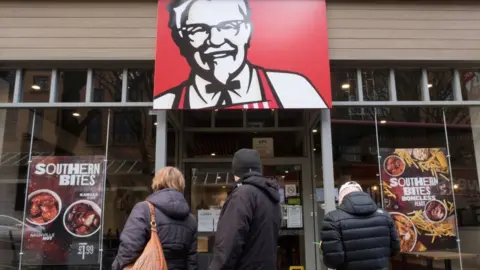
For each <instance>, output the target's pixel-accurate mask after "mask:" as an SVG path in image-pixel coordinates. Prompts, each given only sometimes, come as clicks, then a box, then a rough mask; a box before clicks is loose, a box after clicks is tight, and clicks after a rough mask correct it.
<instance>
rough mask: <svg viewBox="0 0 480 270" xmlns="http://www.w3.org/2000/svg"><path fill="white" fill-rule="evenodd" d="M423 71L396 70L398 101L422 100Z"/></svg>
mask: <svg viewBox="0 0 480 270" xmlns="http://www.w3.org/2000/svg"><path fill="white" fill-rule="evenodd" d="M421 80H422V71H421V70H420V69H418V70H405V69H397V70H395V86H396V88H397V99H398V100H400V101H408V100H420V97H421V93H422V91H421V89H422V88H421Z"/></svg>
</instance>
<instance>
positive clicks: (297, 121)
mask: <svg viewBox="0 0 480 270" xmlns="http://www.w3.org/2000/svg"><path fill="white" fill-rule="evenodd" d="M277 113H278V126H279V127H301V126H303V125H304V119H303V113H304V110H295V109H288V110H277Z"/></svg>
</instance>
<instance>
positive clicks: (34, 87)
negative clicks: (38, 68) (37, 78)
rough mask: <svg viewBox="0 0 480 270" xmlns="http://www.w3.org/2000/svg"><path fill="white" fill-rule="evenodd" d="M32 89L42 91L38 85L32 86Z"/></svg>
mask: <svg viewBox="0 0 480 270" xmlns="http://www.w3.org/2000/svg"><path fill="white" fill-rule="evenodd" d="M32 89H33V90H40V89H41V87H40V86H38V85H36V84H34V85H32Z"/></svg>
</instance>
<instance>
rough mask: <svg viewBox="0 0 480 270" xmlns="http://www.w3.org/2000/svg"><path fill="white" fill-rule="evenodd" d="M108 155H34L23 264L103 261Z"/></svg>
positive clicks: (25, 222)
mask: <svg viewBox="0 0 480 270" xmlns="http://www.w3.org/2000/svg"><path fill="white" fill-rule="evenodd" d="M104 159H105V158H104V157H103V156H87V157H71V156H65V157H58V156H49V157H43V156H36V157H32V163H31V166H30V181H29V185H28V190H27V204H26V207H25V220H24V224H25V230H24V247H23V253H24V255H23V258H22V261H23V264H25V265H64V264H69V265H84V264H95V263H98V260H99V257H98V255H99V254H98V250H99V243H100V239H101V236H100V234H101V233H100V229H101V224H102V222H101V221H102V220H101V219H102V208H103V205H102V204H103V189H104V185H105V169H104V168H105V167H104V166H105V163H104Z"/></svg>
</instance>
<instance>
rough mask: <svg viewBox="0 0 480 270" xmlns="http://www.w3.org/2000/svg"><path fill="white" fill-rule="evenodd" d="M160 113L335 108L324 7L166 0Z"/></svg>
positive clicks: (311, 1) (287, 0)
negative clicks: (196, 110)
mask: <svg viewBox="0 0 480 270" xmlns="http://www.w3.org/2000/svg"><path fill="white" fill-rule="evenodd" d="M157 27H158V31H157V58H156V64H155V97H154V109H208V108H210V109H276V108H297V109H303V108H329V107H330V106H331V93H330V70H329V59H328V38H327V25H326V15H325V1H322V0H171V1H167V0H160V1H159V10H158V25H157Z"/></svg>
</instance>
